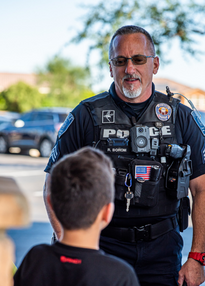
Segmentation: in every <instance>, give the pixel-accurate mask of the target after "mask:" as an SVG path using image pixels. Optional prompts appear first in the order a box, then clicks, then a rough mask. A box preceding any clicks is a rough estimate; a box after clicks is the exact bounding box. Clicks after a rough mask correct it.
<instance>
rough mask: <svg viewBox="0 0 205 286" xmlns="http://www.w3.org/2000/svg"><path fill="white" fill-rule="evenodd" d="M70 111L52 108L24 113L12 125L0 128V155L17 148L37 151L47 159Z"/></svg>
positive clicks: (68, 109)
mask: <svg viewBox="0 0 205 286" xmlns="http://www.w3.org/2000/svg"><path fill="white" fill-rule="evenodd" d="M70 111H71V109H70V108H63V107H53V108H42V109H36V110H32V111H30V112H27V113H24V114H23V115H22V116H21V117H19V118H18V119H17V120H16V121H15V122H14V123H9V124H7V125H6V126H5V127H3V128H0V153H7V152H9V148H10V147H19V148H20V149H21V150H22V151H25V150H29V149H38V150H39V152H40V155H41V156H42V157H48V156H49V155H50V153H51V150H52V148H53V146H54V144H55V141H56V136H57V133H58V131H59V129H60V127H61V125H62V123H63V122H64V120H65V118H66V117H67V115H68V114H69V112H70Z"/></svg>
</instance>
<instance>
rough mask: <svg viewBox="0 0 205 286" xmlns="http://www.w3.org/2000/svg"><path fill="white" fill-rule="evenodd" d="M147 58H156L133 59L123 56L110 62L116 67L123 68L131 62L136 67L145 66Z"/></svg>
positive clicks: (138, 56)
mask: <svg viewBox="0 0 205 286" xmlns="http://www.w3.org/2000/svg"><path fill="white" fill-rule="evenodd" d="M147 58H154V56H144V55H135V56H132V57H131V58H126V57H123V56H122V57H116V58H113V59H110V61H112V63H113V65H114V66H116V67H122V66H124V65H126V63H127V61H128V60H131V61H132V63H133V64H134V65H144V64H146V62H147Z"/></svg>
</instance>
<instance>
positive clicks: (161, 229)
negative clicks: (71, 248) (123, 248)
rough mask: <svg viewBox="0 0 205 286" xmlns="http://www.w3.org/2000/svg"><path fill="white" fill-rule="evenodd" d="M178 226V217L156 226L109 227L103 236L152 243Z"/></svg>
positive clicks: (103, 232) (103, 231)
mask: <svg viewBox="0 0 205 286" xmlns="http://www.w3.org/2000/svg"><path fill="white" fill-rule="evenodd" d="M177 225H178V222H177V218H176V216H175V217H173V218H168V219H165V220H163V221H160V222H158V223H155V224H147V225H144V226H141V227H136V226H134V227H133V228H122V227H113V226H108V227H106V228H105V229H104V230H102V232H101V235H102V236H106V237H110V238H115V239H118V240H121V241H125V242H137V241H140V240H141V241H150V240H152V239H155V238H157V237H159V236H161V235H163V234H165V233H167V232H169V231H171V230H172V229H174V228H176V226H177Z"/></svg>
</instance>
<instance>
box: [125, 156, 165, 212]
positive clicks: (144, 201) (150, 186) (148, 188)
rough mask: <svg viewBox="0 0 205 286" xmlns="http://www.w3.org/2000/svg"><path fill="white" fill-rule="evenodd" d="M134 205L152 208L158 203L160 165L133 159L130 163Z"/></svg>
mask: <svg viewBox="0 0 205 286" xmlns="http://www.w3.org/2000/svg"><path fill="white" fill-rule="evenodd" d="M130 165H131V174H132V178H133V179H132V187H131V190H132V192H133V193H134V202H135V205H137V206H140V207H153V206H155V205H156V204H157V202H158V197H159V185H160V178H161V174H162V165H161V164H160V163H159V162H157V161H148V160H138V159H134V160H133V161H132V162H131V163H130Z"/></svg>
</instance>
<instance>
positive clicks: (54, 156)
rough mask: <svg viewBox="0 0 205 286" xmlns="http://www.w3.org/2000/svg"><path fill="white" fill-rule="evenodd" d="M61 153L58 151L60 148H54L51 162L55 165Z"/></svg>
mask: <svg viewBox="0 0 205 286" xmlns="http://www.w3.org/2000/svg"><path fill="white" fill-rule="evenodd" d="M59 155H60V153H59V150H58V146H57V144H56V145H55V146H54V147H53V149H52V152H51V155H50V160H51V161H52V162H53V163H55V162H56V161H57V160H58V157H59Z"/></svg>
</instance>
